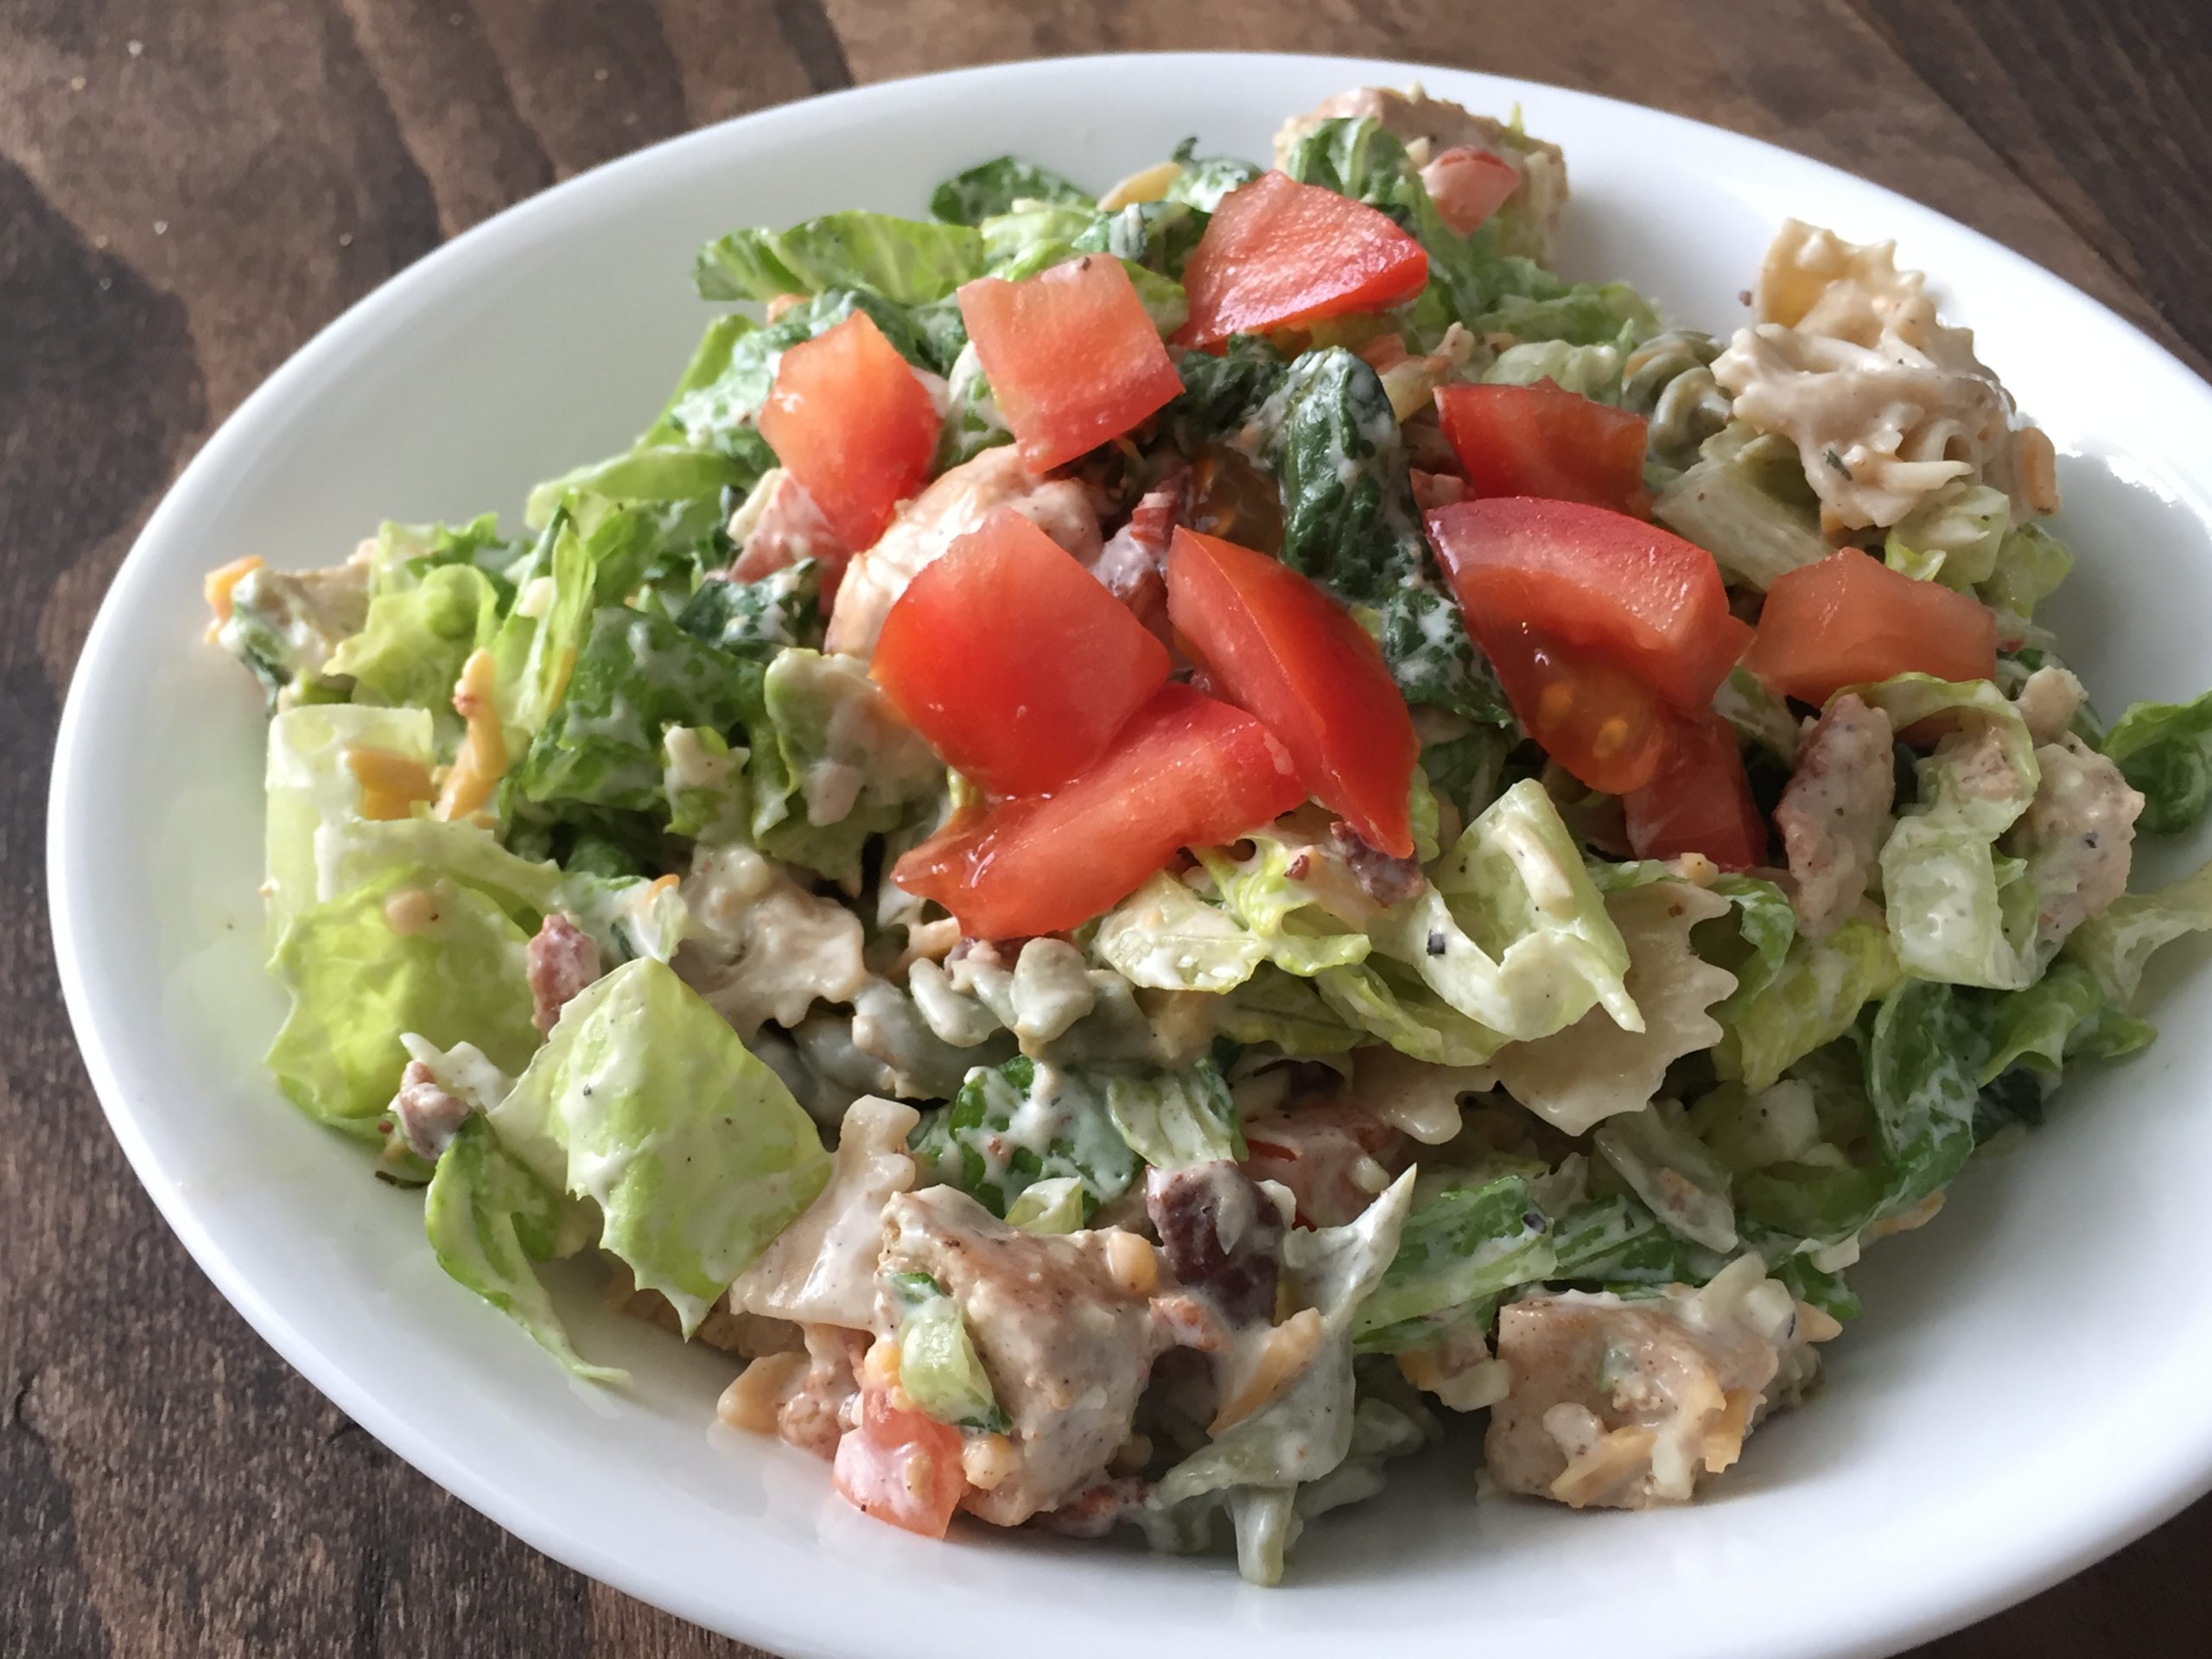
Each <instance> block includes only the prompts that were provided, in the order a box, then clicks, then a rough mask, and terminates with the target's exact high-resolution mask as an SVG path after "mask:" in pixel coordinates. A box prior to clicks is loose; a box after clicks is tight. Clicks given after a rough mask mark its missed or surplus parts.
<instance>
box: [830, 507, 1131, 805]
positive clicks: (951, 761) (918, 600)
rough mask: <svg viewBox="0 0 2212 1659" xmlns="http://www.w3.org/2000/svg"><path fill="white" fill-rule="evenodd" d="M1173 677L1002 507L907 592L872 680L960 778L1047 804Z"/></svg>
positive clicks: (1125, 612)
mask: <svg viewBox="0 0 2212 1659" xmlns="http://www.w3.org/2000/svg"><path fill="white" fill-rule="evenodd" d="M1167 667H1168V664H1167V647H1166V646H1165V645H1161V644H1160V641H1159V640H1158V639H1154V637H1153V635H1152V634H1151V633H1150V632H1147V629H1146V628H1145V626H1144V624H1143V623H1141V622H1140V621H1138V620H1137V619H1136V618H1135V615H1133V614H1132V613H1130V611H1129V609H1128V607H1127V606H1125V605H1123V604H1122V602H1121V601H1119V600H1117V599H1116V598H1115V597H1114V596H1113V595H1112V594H1109V593H1108V592H1107V591H1106V589H1105V588H1103V586H1101V585H1100V583H1099V582H1098V580H1097V578H1096V577H1095V576H1093V575H1091V574H1090V571H1088V570H1086V569H1084V568H1083V566H1082V565H1080V564H1078V563H1077V562H1076V561H1075V559H1074V558H1073V557H1072V556H1070V555H1069V554H1068V552H1067V551H1066V550H1065V549H1063V548H1062V547H1061V546H1060V545H1059V543H1057V542H1055V541H1054V540H1053V539H1052V537H1050V536H1047V535H1046V533H1045V532H1044V531H1041V530H1039V529H1038V528H1037V526H1036V525H1035V524H1032V523H1030V521H1029V520H1028V519H1027V518H1023V517H1022V516H1021V515H1020V513H1018V512H1014V510H1013V509H1012V508H1011V507H1001V508H1000V509H999V510H998V511H997V512H994V513H993V514H992V515H991V516H990V517H989V518H986V519H985V520H984V521H983V523H982V526H981V527H980V528H978V529H976V530H975V531H970V532H969V534H967V535H965V536H963V537H960V538H959V539H958V540H957V541H956V542H954V543H953V544H952V545H951V547H950V549H948V550H946V552H945V553H944V556H942V557H941V558H938V559H937V560H935V561H934V562H933V563H930V564H928V565H926V566H925V567H924V568H923V569H922V571H921V573H920V574H919V575H917V576H916V577H915V578H914V579H913V581H912V582H911V583H909V584H908V586H907V588H906V592H905V593H903V594H900V595H899V600H898V602H897V603H895V604H894V605H893V606H892V607H891V613H890V614H889V615H888V616H887V617H886V618H885V619H884V622H883V634H882V637H881V638H880V639H879V640H878V641H877V643H876V647H875V655H874V659H873V661H872V662H871V663H870V664H869V667H868V672H869V673H870V674H872V675H874V677H875V680H876V683H878V684H880V685H881V686H882V687H883V689H884V690H885V691H886V692H887V693H888V694H889V695H890V697H891V701H892V702H894V703H895V704H897V705H898V708H899V713H900V714H902V715H905V716H906V720H907V722H908V724H910V725H912V727H913V728H914V729H915V730H917V731H918V732H919V733H921V734H922V735H923V736H924V737H925V738H927V739H929V741H930V742H931V744H932V745H934V746H935V747H936V749H937V751H938V753H939V754H942V755H943V756H944V759H945V761H946V763H947V764H948V765H950V766H952V767H953V768H954V769H955V770H956V771H957V772H961V773H962V774H963V776H965V777H967V778H968V779H971V780H972V781H973V782H974V783H976V785H979V786H980V787H982V789H984V790H986V791H989V792H990V793H991V794H994V795H1040V794H1043V793H1044V792H1045V791H1047V790H1050V789H1053V788H1056V787H1058V785H1061V784H1064V783H1065V782H1066V781H1067V780H1068V779H1070V778H1071V777H1073V776H1075V775H1076V774H1077V772H1081V771H1082V770H1083V769H1084V767H1086V766H1089V765H1090V763H1091V762H1092V761H1094V760H1096V759H1097V758H1098V756H1099V755H1100V753H1103V751H1104V749H1105V747H1106V746H1107V744H1108V743H1109V742H1110V741H1112V740H1113V737H1114V734H1115V733H1116V732H1118V731H1120V730H1121V729H1122V726H1123V725H1125V724H1126V723H1127V722H1128V718H1129V716H1130V715H1133V714H1135V712H1136V711H1137V709H1139V708H1140V707H1141V706H1142V704H1143V703H1144V702H1145V701H1146V700H1147V698H1148V697H1150V696H1152V694H1153V693H1154V691H1157V690H1159V689H1160V685H1161V684H1162V683H1164V682H1165V681H1166V678H1167Z"/></svg>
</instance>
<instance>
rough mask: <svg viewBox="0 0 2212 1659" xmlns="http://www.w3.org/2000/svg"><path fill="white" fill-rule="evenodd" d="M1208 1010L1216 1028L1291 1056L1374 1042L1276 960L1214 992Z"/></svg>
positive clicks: (1237, 1039) (1340, 1050)
mask: <svg viewBox="0 0 2212 1659" xmlns="http://www.w3.org/2000/svg"><path fill="white" fill-rule="evenodd" d="M1208 1011H1209V1012H1210V1013H1211V1015H1212V1018H1213V1022H1214V1028H1215V1029H1216V1030H1217V1031H1218V1032H1220V1033H1221V1034H1222V1035H1223V1036H1224V1037H1226V1038H1228V1039H1230V1040H1231V1041H1232V1042H1237V1043H1243V1044H1247V1045H1254V1044H1259V1043H1272V1044H1274V1046H1276V1047H1277V1048H1279V1049H1281V1051H1282V1052H1284V1053H1285V1054H1289V1055H1309V1056H1318V1055H1325V1054H1342V1053H1344V1052H1347V1051H1348V1050H1351V1049H1354V1048H1357V1047H1358V1046H1360V1045H1361V1044H1363V1043H1365V1042H1368V1041H1370V1037H1369V1035H1368V1033H1367V1032H1366V1030H1365V1029H1364V1027H1361V1026H1357V1025H1355V1024H1352V1023H1351V1022H1350V1021H1348V1020H1346V1019H1345V1018H1344V1016H1343V1015H1342V1014H1338V1012H1337V1010H1336V1008H1335V1007H1333V1006H1332V1004H1331V1002H1330V1001H1329V1000H1328V999H1327V998H1325V997H1324V996H1323V995H1321V993H1320V992H1319V990H1318V989H1316V988H1315V984H1314V982H1313V981H1311V980H1306V979H1301V978H1300V977H1299V976H1296V975H1295V974H1287V973H1285V972H1283V970H1282V969H1280V968H1277V967H1274V966H1273V965H1272V964H1266V965H1262V967H1261V968H1260V969H1259V970H1258V971H1257V972H1256V973H1255V974H1254V975H1253V976H1252V977H1251V978H1249V979H1248V980H1246V981H1245V982H1243V984H1242V985H1239V986H1237V987H1236V988H1235V989H1234V990H1231V991H1228V992H1226V993H1224V994H1221V995H1217V996H1215V997H1214V998H1213V999H1212V1000H1211V1007H1210V1008H1209V1010H1208ZM1447 1012H1448V1011H1447Z"/></svg>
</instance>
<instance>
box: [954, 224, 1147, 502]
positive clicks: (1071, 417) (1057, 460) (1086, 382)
mask: <svg viewBox="0 0 2212 1659" xmlns="http://www.w3.org/2000/svg"><path fill="white" fill-rule="evenodd" d="M960 315H961V319H962V321H964V322H965V323H966V324H967V325H968V338H969V340H970V341H972V342H973V343H974V345H975V347H976V359H977V360H978V361H980V362H981V363H982V367H983V378H985V379H987V380H988V381H989V382H990V385H991V392H992V395H993V396H994V397H996V398H997V399H998V404H999V408H1000V410H1001V412H1002V413H1004V415H1005V416H1006V423H1007V426H1008V427H1009V428H1011V429H1013V432H1014V442H1015V444H1016V445H1017V446H1018V447H1019V448H1020V452H1021V461H1022V464H1023V465H1024V466H1026V467H1028V468H1029V470H1030V471H1031V472H1033V473H1042V472H1049V471H1050V470H1051V469H1052V468H1053V467H1058V466H1061V465H1063V464H1065V462H1068V461H1073V460H1074V459H1075V458H1076V457H1077V455H1080V454H1084V452H1086V451H1087V450H1090V449H1095V448H1097V447H1098V446H1099V445H1100V444H1102V443H1103V442H1106V441H1107V440H1108V439H1109V438H1117V437H1119V436H1121V435H1122V433H1124V432H1127V431H1128V429H1130V428H1131V427H1133V426H1135V425H1136V423H1138V422H1140V421H1141V420H1143V419H1144V418H1145V416H1147V415H1150V414H1151V413H1153V412H1154V410H1157V409H1159V408H1160V406H1161V405H1162V404H1166V402H1167V401H1168V400H1169V399H1170V398H1172V397H1174V396H1175V395H1176V394H1177V393H1178V392H1179V391H1182V390H1183V381H1182V378H1181V377H1180V376H1179V375H1178V374H1177V373H1176V372H1175V365H1174V364H1173V362H1172V361H1171V360H1170V359H1169V358H1168V355H1167V348H1166V346H1163V345H1161V344H1160V334H1159V332H1158V330H1156V329H1155V328H1154V327H1153V325H1152V319H1151V318H1150V317H1149V316H1147V315H1146V314H1145V308H1144V303H1143V302H1142V301H1141V300H1139V299H1138V298H1137V291H1136V289H1135V287H1134V286H1133V285H1132V284H1131V283H1130V282H1129V274H1128V271H1126V270H1122V262H1121V261H1120V260H1118V259H1116V258H1114V257H1112V256H1111V255H1109V254H1091V255H1089V256H1087V257H1084V258H1081V259H1076V260H1071V261H1070V262H1069V263H1068V264H1063V265H1054V266H1053V267H1052V268H1051V269H1050V270H1044V271H1040V272H1039V273H1038V274H1037V275H1036V276H1034V277H1028V278H1027V279H1026V280H1024V281H1021V282H1018V283H1010V282H1007V281H1005V280H1004V279H1003V278H1001V277H977V278H976V280H975V281H974V282H972V283H966V284H964V285H963V287H962V289H961V290H960Z"/></svg>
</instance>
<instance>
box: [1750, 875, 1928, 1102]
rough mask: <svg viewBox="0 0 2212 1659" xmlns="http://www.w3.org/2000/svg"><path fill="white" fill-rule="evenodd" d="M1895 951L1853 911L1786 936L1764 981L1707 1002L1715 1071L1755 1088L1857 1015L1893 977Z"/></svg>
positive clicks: (1822, 1043)
mask: <svg viewBox="0 0 2212 1659" xmlns="http://www.w3.org/2000/svg"><path fill="white" fill-rule="evenodd" d="M1897 976H1898V969H1897V956H1896V953H1895V952H1894V951H1893V950H1891V946H1890V940H1889V936H1888V935H1887V934H1886V933H1885V932H1884V931H1882V930H1881V929H1880V928H1878V927H1876V926H1874V925H1872V924H1871V923H1868V922H1866V921H1862V920H1860V919H1859V918H1856V917H1854V918H1851V919H1849V920H1847V921H1846V922H1845V923H1844V924H1843V925H1842V926H1840V927H1839V928H1837V929H1836V930H1835V931H1834V932H1833V933H1831V934H1829V935H1828V936H1827V938H1824V939H1808V938H1804V937H1803V936H1802V934H1801V935H1799V936H1797V937H1796V938H1793V939H1791V941H1790V943H1789V950H1787V951H1786V952H1785V953H1784V955H1783V959H1782V963H1781V965H1780V966H1779V967H1778V968H1777V969H1774V970H1773V972H1772V975H1771V976H1770V977H1769V978H1767V979H1765V980H1764V982H1754V981H1753V980H1751V979H1750V978H1746V979H1745V981H1744V982H1743V983H1739V984H1738V987H1737V988H1736V990H1735V992H1734V993H1733V994H1732V995H1730V996H1729V997H1728V998H1727V1000H1726V1001H1723V1002H1721V1003H1720V1004H1719V1006H1718V1007H1715V1008H1714V1009H1713V1018H1714V1019H1715V1020H1719V1022H1720V1028H1721V1032H1722V1036H1721V1039H1720V1043H1719V1046H1718V1047H1716V1048H1715V1049H1714V1050H1713V1065H1714V1067H1715V1069H1716V1070H1717V1071H1719V1074H1720V1075H1721V1076H1722V1077H1725V1078H1729V1079H1731V1080H1733V1081H1737V1082H1740V1083H1742V1084H1744V1085H1745V1087H1746V1088H1748V1089H1750V1090H1753V1091H1757V1090H1761V1089H1764V1088H1767V1087H1768V1086H1769V1085H1770V1084H1773V1083H1775V1082H1776V1081H1777V1079H1779V1078H1780V1077H1781V1076H1782V1074H1783V1072H1784V1071H1787V1070H1788V1069H1789V1067H1790V1066H1791V1065H1795V1064H1796V1062H1797V1061H1798V1060H1800V1059H1802V1058H1804V1057H1805V1056H1806V1055H1808V1054H1809V1053H1811V1052H1813V1051H1814V1050H1815V1049H1817V1048H1820V1047H1822V1046H1825V1045H1827V1044H1828V1043H1832V1042H1834V1040H1835V1039H1837V1038H1839V1037H1840V1036H1842V1035H1843V1034H1844V1033H1846V1032H1847V1031H1849V1030H1850V1029H1851V1028H1852V1027H1853V1026H1854V1025H1855V1024H1857V1023H1858V1020H1859V1010H1860V1009H1861V1008H1863V1007H1866V1004H1867V1003H1868V1002H1869V1001H1872V1000H1874V999H1875V998H1877V997H1879V996H1881V995H1885V993H1887V991H1888V990H1889V988H1891V986H1892V985H1894V984H1895V983H1896V982H1897Z"/></svg>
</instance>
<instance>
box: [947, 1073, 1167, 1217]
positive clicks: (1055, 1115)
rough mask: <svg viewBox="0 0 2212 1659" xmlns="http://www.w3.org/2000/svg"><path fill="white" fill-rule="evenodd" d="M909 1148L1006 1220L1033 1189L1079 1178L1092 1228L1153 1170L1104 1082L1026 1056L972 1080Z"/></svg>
mask: <svg viewBox="0 0 2212 1659" xmlns="http://www.w3.org/2000/svg"><path fill="white" fill-rule="evenodd" d="M908 1144H909V1146H910V1147H912V1150H913V1154H914V1156H915V1157H916V1158H917V1159H918V1160H920V1161H921V1163H922V1166H923V1168H924V1170H925V1173H928V1174H930V1175H933V1176H934V1178H935V1179H937V1180H938V1181H940V1182H943V1183H944V1184H946V1185H952V1186H957V1187H958V1188H959V1189H960V1190H961V1191H962V1192H965V1193H967V1194H968V1195H969V1197H970V1198H974V1199H976V1202H978V1203H979V1204H982V1205H983V1206H984V1207H985V1208H987V1209H988V1210H989V1211H990V1212H991V1213H992V1214H993V1215H995V1216H1001V1217H1002V1216H1004V1215H1005V1214H1006V1213H1007V1206H1008V1205H1011V1204H1012V1203H1014V1200H1015V1199H1017V1198H1020V1196H1021V1195H1022V1193H1023V1192H1026V1191H1027V1189H1028V1188H1029V1187H1030V1186H1031V1185H1033V1183H1035V1182H1037V1181H1040V1180H1046V1179H1054V1178H1059V1177H1073V1178H1075V1179H1077V1180H1080V1181H1081V1182H1082V1183H1083V1189H1084V1192H1083V1211H1084V1219H1085V1220H1088V1219H1089V1218H1090V1217H1091V1216H1093V1215H1096V1213H1097V1211H1098V1206H1099V1205H1102V1204H1108V1203H1111V1202H1112V1201H1113V1200H1114V1199H1116V1198H1120V1197H1121V1196H1122V1194H1123V1193H1124V1192H1128V1190H1129V1188H1130V1187H1132V1186H1133V1185H1135V1184H1136V1181H1137V1179H1138V1178H1139V1177H1140V1176H1141V1174H1142V1173H1143V1170H1144V1166H1143V1163H1142V1161H1141V1160H1140V1159H1139V1158H1138V1156H1137V1154H1136V1153H1135V1150H1134V1149H1133V1148H1132V1147H1130V1146H1129V1143H1128V1141H1125V1140H1123V1139H1122V1135H1121V1133H1120V1131H1119V1130H1117V1129H1116V1128H1115V1127H1114V1121H1113V1119H1112V1117H1111V1116H1109V1113H1108V1110H1107V1106H1106V1100H1105V1091H1104V1090H1103V1088H1101V1087H1100V1086H1099V1085H1098V1084H1097V1082H1096V1080H1094V1079H1093V1078H1092V1077H1090V1076H1089V1075H1088V1074H1087V1073H1084V1072H1080V1071H1073V1070H1071V1069H1069V1068H1067V1067H1064V1066H1052V1065H1039V1063H1037V1062H1036V1061H1034V1060H1032V1059H1030V1058H1028V1057H1027V1056H1026V1055H1021V1056H1017V1057H1015V1058H1013V1059H1011V1060H1008V1061H1007V1062H1006V1064H1004V1065H1000V1066H996V1067H986V1066H977V1067H976V1069H975V1070H974V1071H970V1072H969V1074H968V1079H967V1081H966V1082H965V1083H963V1084H961V1085H960V1092H959V1093H958V1094H957V1095H956V1096H953V1098H952V1102H951V1103H950V1105H946V1106H941V1107H939V1108H938V1109H936V1110H935V1111H932V1112H926V1113H925V1114H924V1115H923V1116H922V1122H921V1124H920V1126H919V1127H918V1128H916V1129H915V1131H914V1133H913V1135H912V1137H911V1138H910V1140H909V1141H908Z"/></svg>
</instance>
